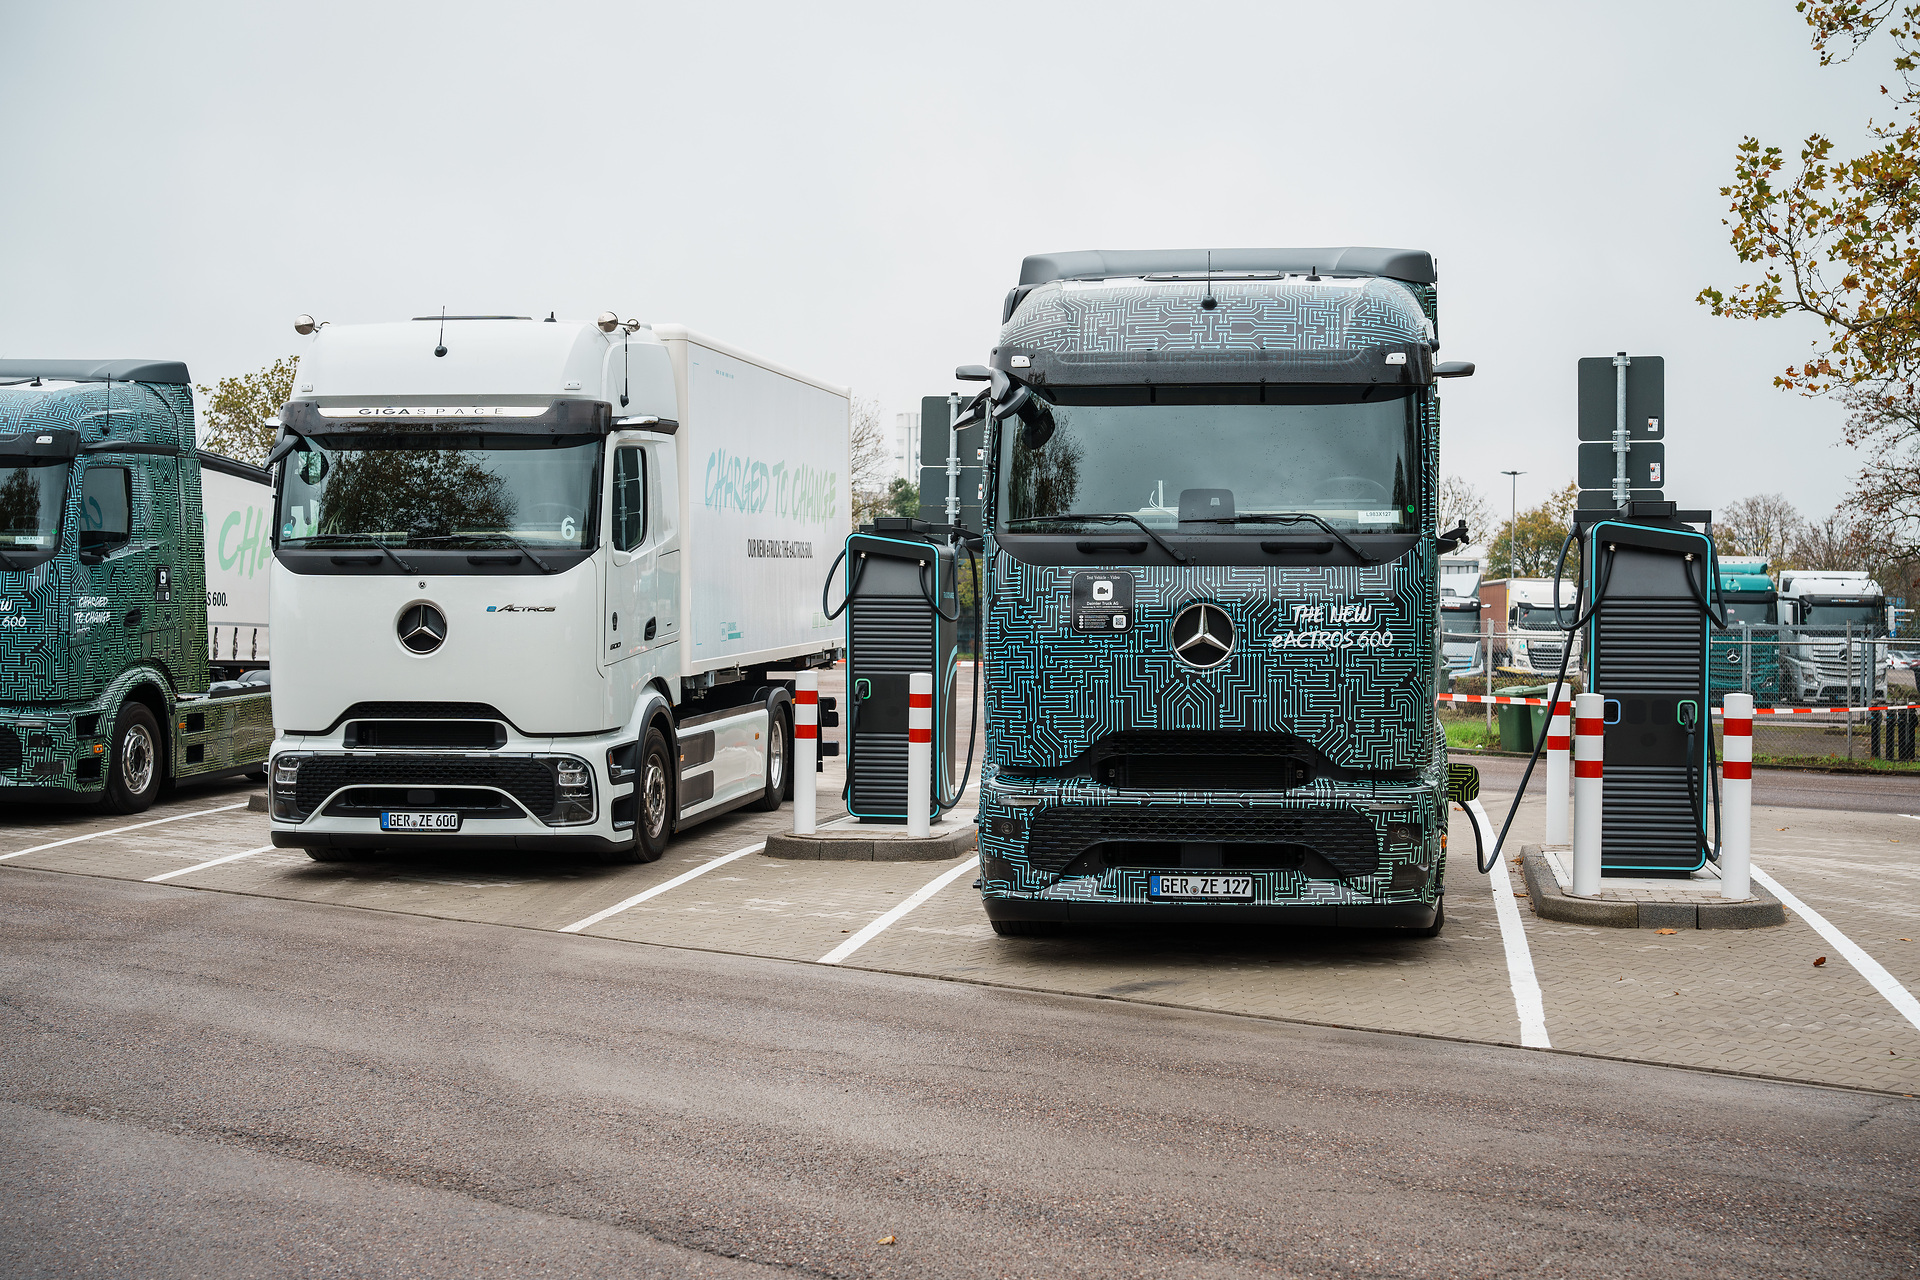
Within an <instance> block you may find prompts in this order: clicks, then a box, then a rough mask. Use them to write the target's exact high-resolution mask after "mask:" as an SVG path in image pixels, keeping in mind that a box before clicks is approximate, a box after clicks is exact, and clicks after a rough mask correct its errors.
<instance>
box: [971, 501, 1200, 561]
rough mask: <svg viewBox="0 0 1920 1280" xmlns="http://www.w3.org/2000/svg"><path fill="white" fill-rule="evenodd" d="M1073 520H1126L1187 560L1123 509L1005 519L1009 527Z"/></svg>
mask: <svg viewBox="0 0 1920 1280" xmlns="http://www.w3.org/2000/svg"><path fill="white" fill-rule="evenodd" d="M1075 520H1085V521H1086V522H1087V523H1088V524H1112V523H1113V522H1114V521H1116V520H1125V521H1128V522H1129V523H1131V524H1134V525H1137V526H1139V529H1140V532H1142V533H1144V534H1146V535H1147V536H1148V537H1149V538H1152V539H1153V544H1154V545H1155V546H1157V547H1159V548H1160V549H1161V550H1162V551H1164V552H1166V553H1167V554H1168V555H1170V556H1172V557H1173V558H1174V559H1175V560H1176V561H1178V562H1179V563H1181V564H1185V563H1186V562H1187V558H1186V557H1185V556H1183V555H1181V554H1180V553H1179V552H1178V551H1175V550H1174V549H1173V548H1172V547H1170V546H1168V545H1167V542H1166V539H1164V538H1162V537H1161V536H1160V535H1159V534H1157V533H1155V532H1154V531H1153V530H1152V529H1150V528H1148V527H1147V526H1146V524H1145V523H1143V522H1142V521H1141V519H1140V517H1139V516H1130V515H1128V514H1126V513H1125V512H1123V511H1107V512H1101V513H1099V514H1096V515H1072V516H1020V517H1018V518H1016V519H1013V520H1009V521H1007V526H1008V527H1009V528H1011V527H1013V526H1014V525H1016V524H1071V523H1072V522H1073V521H1075Z"/></svg>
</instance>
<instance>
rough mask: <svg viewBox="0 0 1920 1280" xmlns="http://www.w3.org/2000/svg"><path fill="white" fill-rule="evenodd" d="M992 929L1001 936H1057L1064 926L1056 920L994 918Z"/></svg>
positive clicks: (1063, 930)
mask: <svg viewBox="0 0 1920 1280" xmlns="http://www.w3.org/2000/svg"><path fill="white" fill-rule="evenodd" d="M991 923H992V925H993V931H994V932H995V933H997V934H999V935H1000V936H1001V937H1003V938H1057V937H1059V936H1060V935H1061V934H1062V933H1064V932H1065V931H1066V930H1065V926H1064V925H1063V924H1062V923H1061V922H1060V921H1058V920H994V921H991Z"/></svg>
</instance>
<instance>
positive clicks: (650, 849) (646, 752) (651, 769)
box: [633, 725, 674, 862]
mask: <svg viewBox="0 0 1920 1280" xmlns="http://www.w3.org/2000/svg"><path fill="white" fill-rule="evenodd" d="M673 775H674V767H673V752H671V751H669V750H668V749H667V735H666V734H664V733H662V732H660V726H659V725H654V726H653V727H652V728H650V729H648V730H647V736H646V737H645V738H643V739H641V741H640V777H639V780H638V781H636V782H635V783H634V785H633V795H634V799H635V800H636V801H637V802H638V803H636V804H635V806H634V815H633V852H634V858H633V861H635V862H658V861H659V860H660V855H661V854H663V853H665V852H666V851H667V841H668V839H669V838H671V837H672V835H673Z"/></svg>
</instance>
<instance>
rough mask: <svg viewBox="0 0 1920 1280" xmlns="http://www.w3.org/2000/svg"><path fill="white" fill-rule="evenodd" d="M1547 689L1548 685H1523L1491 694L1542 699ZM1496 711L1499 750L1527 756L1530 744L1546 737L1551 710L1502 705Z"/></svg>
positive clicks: (1544, 707)
mask: <svg viewBox="0 0 1920 1280" xmlns="http://www.w3.org/2000/svg"><path fill="white" fill-rule="evenodd" d="M1550 688H1552V686H1551V685H1544V684H1523V685H1516V686H1515V687H1513V688H1511V689H1495V690H1494V693H1495V694H1496V695H1498V696H1499V697H1502V698H1544V697H1546V696H1547V690H1548V689H1550ZM1496 710H1498V711H1499V712H1500V749H1501V750H1502V751H1526V752H1531V751H1532V750H1533V748H1534V744H1535V743H1537V742H1539V741H1540V739H1541V737H1542V736H1544V735H1545V734H1546V732H1547V717H1548V715H1549V713H1550V712H1552V710H1553V708H1552V707H1546V706H1541V707H1529V706H1516V705H1514V704H1513V703H1511V702H1502V703H1500V704H1499V706H1498V707H1497V708H1496Z"/></svg>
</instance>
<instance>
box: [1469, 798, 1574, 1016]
mask: <svg viewBox="0 0 1920 1280" xmlns="http://www.w3.org/2000/svg"><path fill="white" fill-rule="evenodd" d="M1466 809H1467V818H1468V820H1470V821H1471V822H1472V823H1473V824H1474V825H1475V826H1476V827H1477V828H1478V829H1479V832H1480V838H1481V840H1483V841H1489V842H1490V841H1492V840H1493V839H1494V832H1493V823H1492V822H1491V821H1490V820H1488V818H1487V814H1486V810H1484V809H1482V808H1481V807H1480V802H1479V801H1478V800H1469V801H1467V804H1466ZM1487 879H1488V880H1489V881H1491V882H1492V885H1493V914H1494V915H1495V916H1497V917H1498V918H1499V920H1500V946H1501V948H1502V949H1503V950H1505V951H1506V953H1507V982H1508V984H1509V985H1511V986H1512V988H1513V1008H1514V1012H1515V1013H1517V1014H1519V1016H1520V1043H1521V1045H1522V1046H1523V1047H1525V1048H1528V1049H1551V1048H1553V1044H1552V1042H1550V1041H1549V1040H1548V1039H1547V1010H1546V1002H1545V1001H1544V1000H1543V999H1542V997H1541V995H1540V979H1539V978H1538V977H1536V976H1535V975H1534V972H1533V950H1532V948H1530V947H1529V946H1527V930H1526V926H1525V925H1523V924H1521V923H1520V904H1519V903H1518V902H1515V901H1514V898H1513V882H1512V881H1511V880H1508V879H1507V855H1506V854H1505V853H1502V854H1501V855H1500V859H1499V861H1497V862H1495V863H1494V864H1493V871H1492V872H1491V873H1490V874H1489V875H1488V876H1487Z"/></svg>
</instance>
